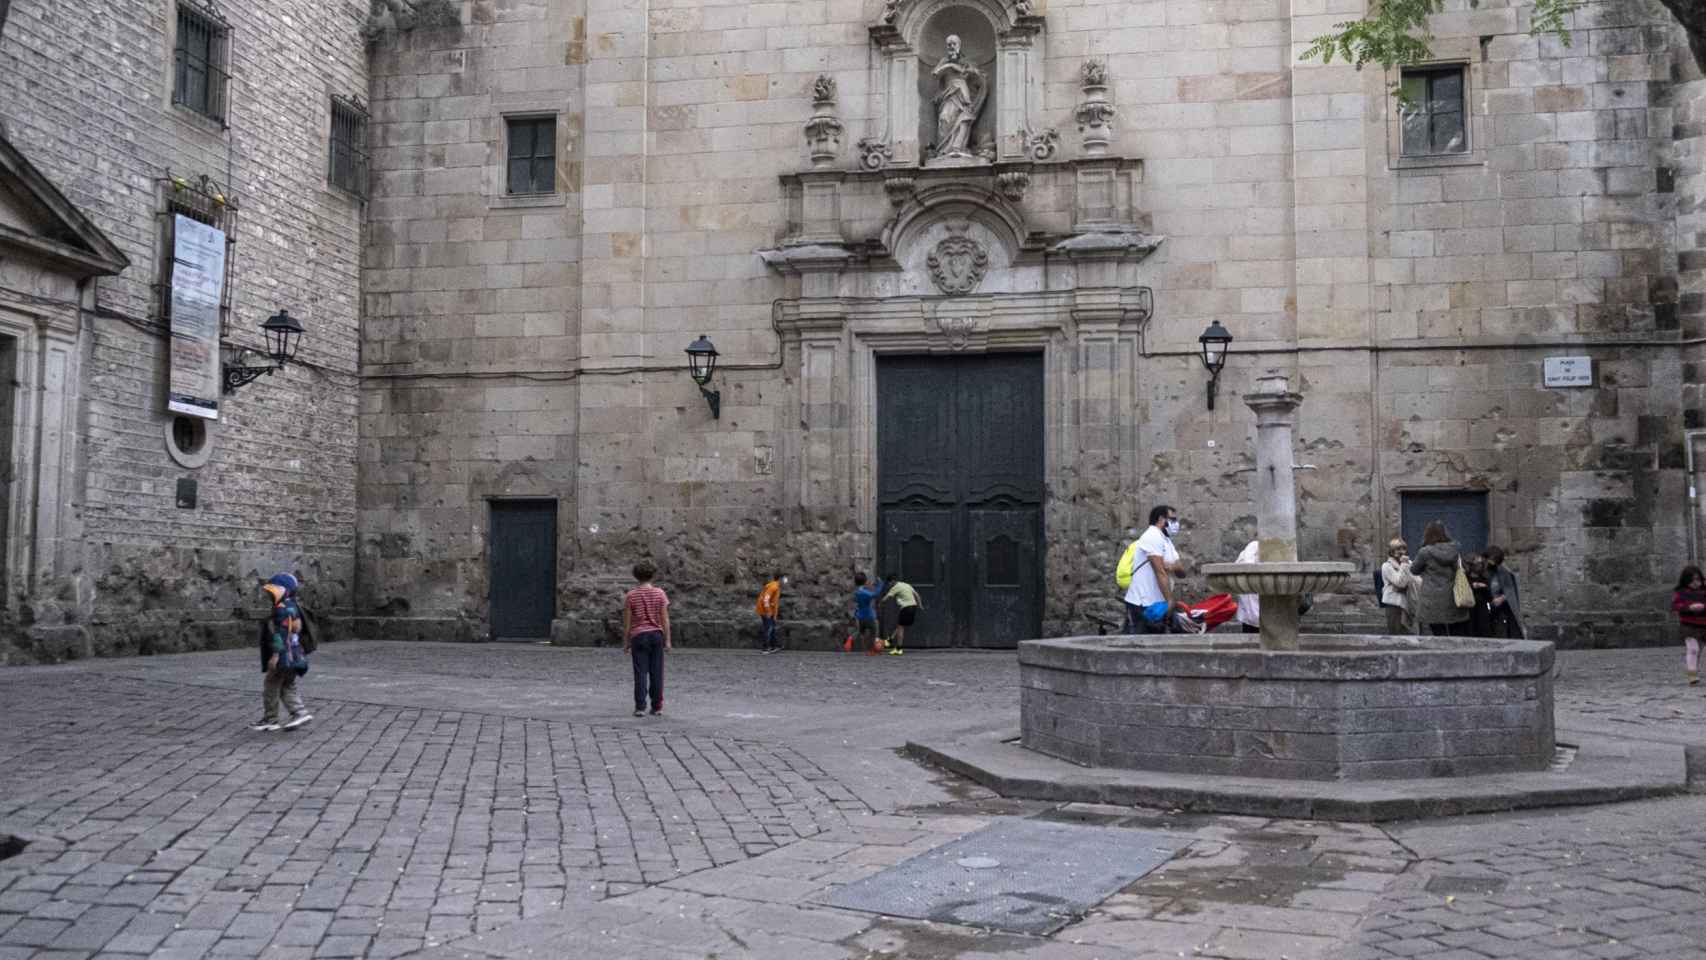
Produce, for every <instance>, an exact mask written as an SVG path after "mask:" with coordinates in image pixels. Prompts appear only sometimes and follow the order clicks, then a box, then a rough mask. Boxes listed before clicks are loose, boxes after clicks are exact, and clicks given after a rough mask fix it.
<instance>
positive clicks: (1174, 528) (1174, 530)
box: [1167, 520, 1179, 537]
mask: <svg viewBox="0 0 1706 960" xmlns="http://www.w3.org/2000/svg"><path fill="white" fill-rule="evenodd" d="M1178 535H1179V521H1177V520H1169V521H1167V536H1169V537H1176V536H1178Z"/></svg>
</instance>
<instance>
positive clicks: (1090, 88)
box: [1073, 60, 1115, 157]
mask: <svg viewBox="0 0 1706 960" xmlns="http://www.w3.org/2000/svg"><path fill="white" fill-rule="evenodd" d="M1079 88H1080V89H1082V90H1083V92H1084V99H1083V100H1081V101H1079V103H1078V109H1077V110H1076V111H1074V112H1073V117H1074V118H1075V119H1077V121H1078V132H1079V133H1080V134H1082V135H1083V137H1084V155H1085V156H1087V157H1101V156H1106V155H1107V153H1108V144H1110V143H1112V142H1113V139H1114V126H1113V123H1114V112H1115V111H1114V104H1113V101H1111V100H1109V99H1108V67H1107V64H1105V63H1103V62H1102V61H1100V60H1086V61H1084V66H1083V67H1082V68H1081V70H1080V71H1079Z"/></svg>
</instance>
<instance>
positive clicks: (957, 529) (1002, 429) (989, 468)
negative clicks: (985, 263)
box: [876, 353, 1045, 647]
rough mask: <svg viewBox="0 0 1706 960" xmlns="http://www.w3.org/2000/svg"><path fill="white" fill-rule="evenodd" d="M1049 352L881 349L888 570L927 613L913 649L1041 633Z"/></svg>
mask: <svg viewBox="0 0 1706 960" xmlns="http://www.w3.org/2000/svg"><path fill="white" fill-rule="evenodd" d="M1043 475H1044V443H1043V357H1042V355H1041V354H1034V353H1031V354H1013V353H990V354H984V355H981V356H969V357H963V356H962V357H941V356H881V357H878V358H877V491H878V495H877V511H878V544H877V556H878V558H879V570H878V571H876V572H877V573H878V574H881V573H885V572H888V571H891V570H892V571H897V572H898V573H899V574H900V576H901V579H903V580H905V581H907V582H908V583H910V584H912V585H913V587H915V588H916V589H917V590H918V593H919V597H920V600H921V601H922V602H923V605H924V610H923V612H922V613H921V614H920V616H919V619H918V623H917V624H916V625H915V626H914V627H913V628H911V629H909V630H908V631H907V637H906V643H907V645H908V646H914V647H945V646H973V647H1014V646H1017V645H1018V643H1019V641H1021V640H1028V639H1031V638H1033V637H1036V636H1039V635H1040V631H1041V629H1042V612H1043V611H1042V596H1043V591H1042V585H1043V557H1044V553H1045V551H1044V541H1043V521H1042V516H1043V494H1044V484H1043Z"/></svg>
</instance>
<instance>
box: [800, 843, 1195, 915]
mask: <svg viewBox="0 0 1706 960" xmlns="http://www.w3.org/2000/svg"><path fill="white" fill-rule="evenodd" d="M1188 842H1189V839H1188V838H1181V837H1178V836H1174V835H1172V834H1165V833H1149V832H1145V831H1141V830H1130V829H1126V828H1122V827H1087V826H1079V825H1077V824H1065V823H1048V822H1046V821H1041V820H1003V821H1000V822H998V823H995V824H992V825H990V826H988V827H985V828H984V829H982V830H979V831H977V832H976V833H970V834H967V835H966V836H963V837H961V838H960V839H958V840H955V841H954V842H952V843H949V844H946V845H944V846H941V847H938V848H936V849H935V850H932V851H930V852H929V853H925V854H920V855H919V856H916V857H913V858H912V859H911V860H906V861H904V862H901V863H898V864H895V865H894V866H892V867H889V868H888V869H886V870H884V871H882V872H881V873H877V874H874V875H872V876H869V877H866V878H865V879H863V880H860V881H858V882H856V883H850V884H847V885H846V886H844V887H841V888H839V889H838V890H836V891H834V892H833V893H832V894H831V895H830V896H829V897H828V898H827V899H825V900H824V901H822V902H823V903H825V904H827V905H829V906H832V907H842V908H844V909H848V910H862V911H865V912H867V913H880V914H884V915H887V916H891V917H909V918H912V919H916V920H933V921H936V922H938V923H959V924H966V925H968V926H977V927H986V928H990V929H995V930H1005V931H1009V932H1012V933H1028V934H1034V935H1039V936H1046V935H1048V934H1051V933H1053V932H1055V931H1056V930H1059V929H1060V928H1061V927H1064V926H1066V925H1067V924H1068V923H1071V922H1072V921H1073V920H1074V919H1075V918H1076V917H1078V916H1080V915H1082V914H1083V913H1084V912H1085V911H1086V910H1089V909H1090V908H1091V907H1093V906H1095V905H1096V904H1098V903H1101V902H1102V901H1103V900H1105V899H1107V898H1108V896H1109V895H1110V894H1112V893H1114V892H1115V891H1117V890H1119V889H1120V888H1121V887H1124V886H1126V885H1127V884H1129V883H1131V882H1132V881H1134V880H1137V879H1138V878H1140V877H1142V876H1143V875H1144V874H1147V873H1149V872H1150V871H1151V870H1154V869H1155V868H1156V867H1159V866H1160V865H1162V864H1163V863H1166V862H1167V861H1168V860H1169V859H1171V858H1172V856H1173V853H1174V851H1176V850H1178V849H1180V848H1182V847H1184V846H1185V845H1186V844H1187V843H1188Z"/></svg>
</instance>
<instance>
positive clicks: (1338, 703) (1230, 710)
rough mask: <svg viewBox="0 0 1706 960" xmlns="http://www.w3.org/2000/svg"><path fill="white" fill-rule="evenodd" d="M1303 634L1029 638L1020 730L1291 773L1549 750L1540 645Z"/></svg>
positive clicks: (1349, 774) (1519, 756)
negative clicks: (1292, 641)
mask: <svg viewBox="0 0 1706 960" xmlns="http://www.w3.org/2000/svg"><path fill="white" fill-rule="evenodd" d="M1477 644H1479V645H1477ZM1302 646H1303V648H1302V650H1300V651H1296V652H1289V651H1285V652H1282V651H1264V650H1259V649H1255V648H1254V646H1253V641H1245V642H1237V641H1213V642H1195V643H1193V642H1191V641H1186V640H1181V641H1177V642H1171V643H1169V642H1165V641H1161V640H1159V639H1157V640H1156V641H1154V642H1142V641H1135V642H1116V643H1112V644H1108V643H1098V642H1096V641H1094V640H1093V639H1090V640H1048V641H1037V642H1033V643H1027V644H1024V645H1022V646H1021V647H1020V650H1019V663H1020V667H1019V670H1020V715H1021V724H1022V729H1023V731H1024V733H1023V743H1024V745H1025V746H1026V747H1029V748H1030V749H1032V750H1037V751H1039V752H1042V753H1047V754H1050V755H1052V756H1057V757H1061V758H1064V759H1067V760H1072V761H1074V762H1076V763H1083V764H1089V765H1092V766H1104V767H1122V768H1126V769H1136V770H1153V771H1159V772H1166V773H1207V774H1222V775H1227V776H1246V777H1251V776H1253V777H1273V778H1279V779H1287V780H1389V779H1414V778H1421V777H1450V776H1465V775H1472V774H1486V773H1505V772H1515V771H1522V770H1543V769H1545V768H1546V766H1547V765H1548V764H1549V763H1551V762H1552V755H1553V749H1554V735H1553V719H1552V661H1553V652H1552V648H1551V646H1550V645H1547V644H1541V643H1525V642H1521V641H1510V642H1499V641H1460V640H1452V639H1444V638H1435V639H1433V640H1430V641H1425V642H1410V643H1405V642H1403V641H1397V640H1392V639H1388V638H1380V637H1332V638H1325V637H1305V638H1303V645H1302Z"/></svg>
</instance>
